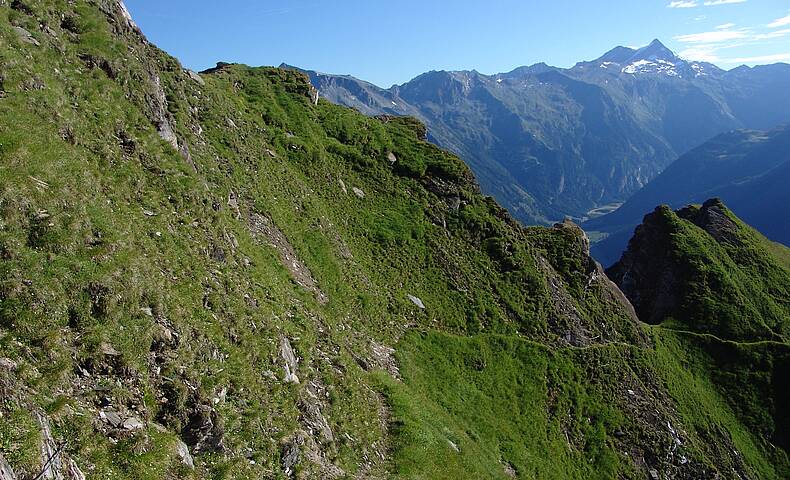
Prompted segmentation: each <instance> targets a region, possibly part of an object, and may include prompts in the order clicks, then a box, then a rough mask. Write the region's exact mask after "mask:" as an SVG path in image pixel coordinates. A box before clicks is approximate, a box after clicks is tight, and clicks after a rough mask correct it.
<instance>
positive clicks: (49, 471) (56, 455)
mask: <svg viewBox="0 0 790 480" xmlns="http://www.w3.org/2000/svg"><path fill="white" fill-rule="evenodd" d="M36 417H37V419H38V424H39V426H40V427H41V468H42V473H41V475H40V478H45V479H47V480H63V474H62V473H61V472H62V471H63V462H62V459H61V455H60V450H58V446H57V444H56V443H55V439H54V438H53V437H52V429H51V428H50V426H49V419H48V418H47V417H46V416H45V415H44V414H42V413H37V414H36Z"/></svg>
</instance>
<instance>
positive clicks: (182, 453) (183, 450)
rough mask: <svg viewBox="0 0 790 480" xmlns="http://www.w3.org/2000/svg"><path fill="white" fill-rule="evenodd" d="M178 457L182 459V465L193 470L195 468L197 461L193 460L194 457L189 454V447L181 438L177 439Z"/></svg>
mask: <svg viewBox="0 0 790 480" xmlns="http://www.w3.org/2000/svg"><path fill="white" fill-rule="evenodd" d="M176 455H178V458H180V459H181V463H183V464H184V465H186V466H187V467H189V468H191V469H194V468H195V461H194V460H193V459H192V455H191V454H190V453H189V447H187V444H186V443H184V442H183V441H182V440H181V439H180V438H179V439H176Z"/></svg>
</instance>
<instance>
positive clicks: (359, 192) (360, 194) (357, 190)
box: [351, 187, 365, 198]
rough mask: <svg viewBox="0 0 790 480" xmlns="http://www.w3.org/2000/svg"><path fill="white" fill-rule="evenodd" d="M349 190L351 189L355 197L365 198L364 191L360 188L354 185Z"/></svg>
mask: <svg viewBox="0 0 790 480" xmlns="http://www.w3.org/2000/svg"><path fill="white" fill-rule="evenodd" d="M351 191H353V192H354V195H356V196H357V197H359V198H365V192H363V191H362V189H361V188H357V187H354V188H352V189H351Z"/></svg>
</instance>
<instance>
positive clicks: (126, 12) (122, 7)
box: [118, 0, 140, 31]
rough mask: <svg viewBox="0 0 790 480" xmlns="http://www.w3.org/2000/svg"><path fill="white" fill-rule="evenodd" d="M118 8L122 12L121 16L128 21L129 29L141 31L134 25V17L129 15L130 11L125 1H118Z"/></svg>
mask: <svg viewBox="0 0 790 480" xmlns="http://www.w3.org/2000/svg"><path fill="white" fill-rule="evenodd" d="M118 8H119V9H120V10H121V16H123V19H124V20H126V24H127V25H128V26H129V28H131V29H132V30H137V31H139V30H140V28H139V27H138V26H137V24H136V23H134V20H132V15H131V14H130V13H129V9H128V8H126V5H124V3H123V0H118Z"/></svg>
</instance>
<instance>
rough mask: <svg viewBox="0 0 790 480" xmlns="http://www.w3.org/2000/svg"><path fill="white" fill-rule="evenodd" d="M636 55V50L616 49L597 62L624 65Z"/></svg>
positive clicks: (621, 47)
mask: <svg viewBox="0 0 790 480" xmlns="http://www.w3.org/2000/svg"><path fill="white" fill-rule="evenodd" d="M635 53H636V50H634V49H633V48H628V47H623V46H619V47H614V48H613V49H611V50H609V51H608V52H606V53H604V54H603V55H602V56H601V57H600V58H598V59H597V60H595V62H597V63H602V62H614V63H624V62H626V61H628V59H629V58H631V57H632V56H633V55H634V54H635Z"/></svg>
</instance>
